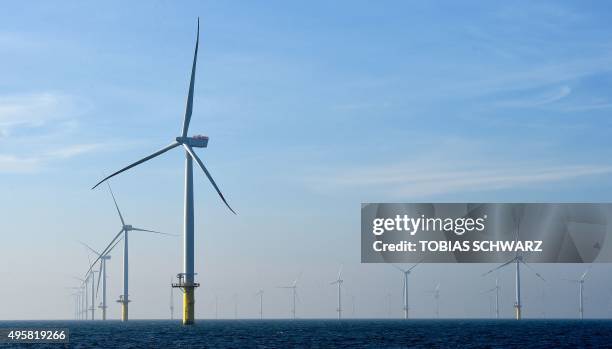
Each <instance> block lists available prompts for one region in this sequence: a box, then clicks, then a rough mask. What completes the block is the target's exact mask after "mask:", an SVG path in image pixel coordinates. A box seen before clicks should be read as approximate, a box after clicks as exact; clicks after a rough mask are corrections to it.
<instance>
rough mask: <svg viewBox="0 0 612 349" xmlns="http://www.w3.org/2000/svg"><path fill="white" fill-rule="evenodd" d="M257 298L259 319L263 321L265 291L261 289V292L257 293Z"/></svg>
mask: <svg viewBox="0 0 612 349" xmlns="http://www.w3.org/2000/svg"><path fill="white" fill-rule="evenodd" d="M255 295H256V296H259V319H260V320H263V295H264V290H263V288H262V289H259V291H257V293H255Z"/></svg>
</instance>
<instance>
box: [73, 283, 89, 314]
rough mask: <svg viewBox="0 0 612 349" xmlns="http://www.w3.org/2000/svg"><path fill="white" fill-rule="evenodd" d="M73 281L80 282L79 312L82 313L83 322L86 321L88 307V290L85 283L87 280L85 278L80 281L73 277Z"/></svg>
mask: <svg viewBox="0 0 612 349" xmlns="http://www.w3.org/2000/svg"><path fill="white" fill-rule="evenodd" d="M73 278H74V279H76V280H79V281H81V294H82V297H81V303H82V304H81V312H82V313H83V320H87V310H88V305H89V303H88V302H89V300H88V292H87V290H88V288H87V281H88V280H89V279H88V278H87V277H86V278H85V279H81V278H79V277H76V276H73Z"/></svg>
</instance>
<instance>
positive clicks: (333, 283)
mask: <svg viewBox="0 0 612 349" xmlns="http://www.w3.org/2000/svg"><path fill="white" fill-rule="evenodd" d="M337 283H338V280H336V281H332V282H330V283H329V284H330V285H335V284H337Z"/></svg>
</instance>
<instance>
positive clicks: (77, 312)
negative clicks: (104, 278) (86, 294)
mask: <svg viewBox="0 0 612 349" xmlns="http://www.w3.org/2000/svg"><path fill="white" fill-rule="evenodd" d="M66 288H67V289H70V290H74V293H73V294H72V296H74V297H75V304H74V307H75V315H76V316H75V318H76V320H79V319H80V318H81V315H82V314H81V297H82V293H83V287H66Z"/></svg>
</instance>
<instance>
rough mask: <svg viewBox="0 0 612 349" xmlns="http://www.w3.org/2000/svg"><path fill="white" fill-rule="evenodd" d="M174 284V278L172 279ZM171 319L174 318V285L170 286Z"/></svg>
mask: <svg viewBox="0 0 612 349" xmlns="http://www.w3.org/2000/svg"><path fill="white" fill-rule="evenodd" d="M170 285H172V279H170ZM170 320H174V287H170Z"/></svg>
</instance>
